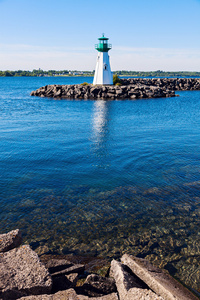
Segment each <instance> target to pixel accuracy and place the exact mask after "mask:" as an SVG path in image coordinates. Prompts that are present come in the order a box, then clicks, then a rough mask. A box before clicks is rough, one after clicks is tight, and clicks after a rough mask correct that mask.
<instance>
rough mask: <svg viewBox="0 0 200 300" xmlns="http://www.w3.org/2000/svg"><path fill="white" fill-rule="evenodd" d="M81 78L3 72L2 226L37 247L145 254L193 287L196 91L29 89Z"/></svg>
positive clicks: (199, 149)
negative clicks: (141, 95)
mask: <svg viewBox="0 0 200 300" xmlns="http://www.w3.org/2000/svg"><path fill="white" fill-rule="evenodd" d="M85 81H87V82H89V83H91V82H92V78H90V77H89V78H84V77H74V78H73V77H53V78H51V77H40V78H39V77H37V78H17V77H16V78H0V103H1V105H0V149H1V151H0V170H1V173H0V231H1V232H6V231H8V230H11V229H14V228H16V227H19V228H20V229H21V230H22V232H23V235H24V240H25V241H26V240H27V242H29V243H32V244H33V246H34V245H35V249H36V251H38V253H39V254H42V253H45V251H46V252H53V253H70V252H72V253H81V254H84V253H86V254H91V255H102V256H108V257H118V256H120V255H121V254H122V253H124V252H129V253H132V254H134V255H138V256H142V257H146V258H147V259H150V260H152V261H155V262H157V264H158V265H161V266H162V267H165V268H166V269H168V270H169V271H170V272H171V273H172V275H175V276H177V277H178V278H179V279H180V280H182V281H183V282H184V283H185V284H186V285H188V286H190V287H193V288H195V289H197V290H198V288H199V287H198V280H199V273H200V272H199V257H200V247H199V244H200V235H199V216H200V164H199V161H200V91H191V92H177V94H179V95H180V96H179V97H175V98H168V99H164V98H160V99H148V100H137V101H130V100H122V101H108V102H106V101H102V100H99V101H91V100H90V101H84V100H74V101H73V100H53V99H48V98H39V97H31V96H30V92H31V91H32V90H35V89H37V88H39V87H41V86H44V85H47V84H75V83H81V82H85ZM155 232H156V233H155ZM160 232H161V233H160ZM169 236H171V239H172V242H171V244H170V241H169ZM135 237H137V239H138V240H137V242H136V241H135ZM133 240H134V241H133ZM152 240H153V244H152V243H151V242H150V241H152ZM155 242H156V243H157V244H158V245H157V246H155ZM163 243H164V244H163ZM152 245H154V246H155V247H154V246H152ZM170 245H171V246H170ZM177 247H179V248H178V249H179V250H180V251H178V250H177ZM194 256H195V257H196V260H197V261H196V260H195V261H193V260H192V259H193V257H194ZM163 257H164V262H163ZM172 266H173V268H175V269H176V271H174V273H173V270H174V269H173V268H172ZM184 268H185V269H184ZM191 268H193V269H192V270H193V276H191V274H190V276H189V273H191V272H192V271H191ZM183 269H184V270H187V272H186V271H185V273H184V272H183Z"/></svg>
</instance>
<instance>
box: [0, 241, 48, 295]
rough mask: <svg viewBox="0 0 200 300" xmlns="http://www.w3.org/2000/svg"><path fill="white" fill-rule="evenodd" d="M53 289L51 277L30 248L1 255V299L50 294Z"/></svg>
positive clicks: (23, 247)
mask: <svg viewBox="0 0 200 300" xmlns="http://www.w3.org/2000/svg"><path fill="white" fill-rule="evenodd" d="M51 288H52V280H51V276H50V274H49V272H48V270H47V269H46V268H45V266H44V265H43V264H42V263H41V262H40V260H39V257H38V255H37V254H36V253H35V252H34V251H33V250H32V249H31V248H30V246H27V245H26V246H21V247H19V248H15V249H12V250H10V251H8V252H4V253H0V299H5V300H7V299H17V298H19V297H22V296H27V295H38V294H45V293H46V294H48V293H50V292H51Z"/></svg>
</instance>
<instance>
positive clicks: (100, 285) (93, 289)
mask: <svg viewBox="0 0 200 300" xmlns="http://www.w3.org/2000/svg"><path fill="white" fill-rule="evenodd" d="M76 291H77V292H78V293H79V294H84V295H87V296H90V297H100V296H104V295H108V294H112V293H114V292H117V289H116V285H115V280H114V279H113V278H107V277H102V276H99V275H96V274H91V275H89V276H87V278H86V281H85V283H84V284H83V286H82V287H80V288H77V289H76Z"/></svg>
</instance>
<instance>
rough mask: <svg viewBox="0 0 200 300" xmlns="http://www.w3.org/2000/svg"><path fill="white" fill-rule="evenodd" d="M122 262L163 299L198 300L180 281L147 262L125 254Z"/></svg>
mask: <svg viewBox="0 0 200 300" xmlns="http://www.w3.org/2000/svg"><path fill="white" fill-rule="evenodd" d="M121 261H122V263H123V264H125V265H126V266H128V267H129V268H130V269H131V271H132V272H133V273H134V274H135V275H136V276H138V277H139V278H140V279H141V280H142V281H144V282H145V283H146V284H147V285H148V286H149V288H150V289H152V290H153V291H154V292H155V293H156V294H157V295H160V296H161V297H163V299H166V300H173V299H180V300H196V299H197V297H195V296H194V295H193V294H192V293H190V292H189V291H188V290H187V289H186V288H184V287H183V286H182V285H181V284H180V283H179V282H178V281H176V280H175V279H174V278H172V277H171V276H170V275H169V274H167V273H165V272H164V271H162V270H161V269H159V268H156V267H154V266H153V265H151V264H150V263H149V262H148V261H147V260H145V259H142V258H137V257H133V256H131V255H127V254H125V255H123V257H122V258H121Z"/></svg>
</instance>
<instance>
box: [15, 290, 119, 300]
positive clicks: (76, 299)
mask: <svg viewBox="0 0 200 300" xmlns="http://www.w3.org/2000/svg"><path fill="white" fill-rule="evenodd" d="M118 299H119V298H118V296H117V294H116V293H112V294H109V295H106V296H102V297H92V298H89V297H88V296H83V295H77V294H76V292H75V290H73V289H68V290H66V291H60V292H58V293H56V294H54V295H39V296H29V297H22V298H20V300H118Z"/></svg>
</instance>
